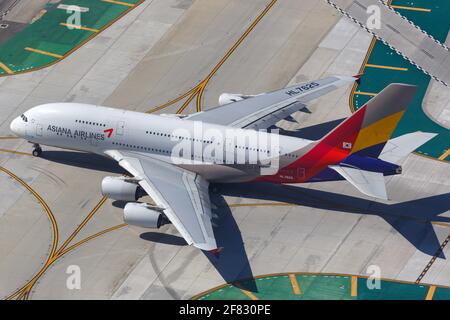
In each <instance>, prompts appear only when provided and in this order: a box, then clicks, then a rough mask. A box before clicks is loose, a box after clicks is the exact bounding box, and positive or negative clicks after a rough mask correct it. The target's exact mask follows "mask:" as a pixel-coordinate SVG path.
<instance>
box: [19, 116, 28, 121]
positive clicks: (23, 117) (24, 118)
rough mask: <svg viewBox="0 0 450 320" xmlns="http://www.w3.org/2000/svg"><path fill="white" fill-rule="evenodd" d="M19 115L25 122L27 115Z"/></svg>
mask: <svg viewBox="0 0 450 320" xmlns="http://www.w3.org/2000/svg"><path fill="white" fill-rule="evenodd" d="M20 117H21V118H22V120H23V121H25V122H28V118H27V117H25V115H24V114H22V115H20Z"/></svg>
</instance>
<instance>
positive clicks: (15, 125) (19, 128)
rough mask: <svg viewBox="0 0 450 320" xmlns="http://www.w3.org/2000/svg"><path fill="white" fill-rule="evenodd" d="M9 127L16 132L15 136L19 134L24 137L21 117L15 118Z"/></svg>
mask: <svg viewBox="0 0 450 320" xmlns="http://www.w3.org/2000/svg"><path fill="white" fill-rule="evenodd" d="M9 127H10V129H11V131H12V132H14V133H15V134H17V135H18V136H20V137H22V136H23V135H24V130H23V126H22V123H21V121H20V119H19V117H17V118H15V119H14V120H13V121H12V122H11V124H10V125H9Z"/></svg>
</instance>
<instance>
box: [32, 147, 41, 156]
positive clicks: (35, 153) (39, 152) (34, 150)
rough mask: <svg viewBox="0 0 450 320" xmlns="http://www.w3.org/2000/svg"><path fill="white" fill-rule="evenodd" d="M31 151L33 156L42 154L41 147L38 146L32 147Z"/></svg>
mask: <svg viewBox="0 0 450 320" xmlns="http://www.w3.org/2000/svg"><path fill="white" fill-rule="evenodd" d="M32 153H33V156H35V157H39V156H40V155H41V154H42V149H41V148H40V147H37V148H34V149H33V152H32Z"/></svg>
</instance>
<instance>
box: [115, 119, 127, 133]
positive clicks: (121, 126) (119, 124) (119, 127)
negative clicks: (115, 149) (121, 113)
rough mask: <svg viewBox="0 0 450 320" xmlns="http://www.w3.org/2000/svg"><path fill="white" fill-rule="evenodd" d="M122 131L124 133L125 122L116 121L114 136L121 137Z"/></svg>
mask: <svg viewBox="0 0 450 320" xmlns="http://www.w3.org/2000/svg"><path fill="white" fill-rule="evenodd" d="M124 131H125V121H118V122H117V130H116V134H117V135H118V136H123V133H124Z"/></svg>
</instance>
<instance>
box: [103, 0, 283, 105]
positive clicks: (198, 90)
mask: <svg viewBox="0 0 450 320" xmlns="http://www.w3.org/2000/svg"><path fill="white" fill-rule="evenodd" d="M104 1H105V0H104ZM277 1H278V0H271V1H269V3H268V4H267V5H266V7H265V8H264V10H263V11H262V12H261V13H260V14H259V15H258V16H257V17H256V19H255V20H254V21H253V22H252V24H251V25H250V26H249V27H248V28H247V29H246V30H245V32H244V33H243V34H242V35H241V36H240V37H239V39H238V40H237V41H236V42H235V43H234V45H233V46H232V47H231V48H230V50H228V51H227V53H226V54H225V55H224V56H223V57H222V59H221V60H220V61H219V62H218V63H217V64H216V65H215V66H214V68H213V69H212V71H211V72H210V73H209V74H208V75H207V76H206V78H205V79H203V81H202V82H200V83H199V84H198V85H197V86H195V87H194V88H192V89H191V90H189V91H188V92H185V93H184V94H182V95H180V96H179V97H178V98H175V99H173V100H171V101H169V102H167V103H165V104H163V105H160V106H157V107H155V108H153V109H150V110H149V111H147V113H153V112H156V111H159V110H162V109H164V108H167V107H169V106H171V105H173V104H175V103H176V102H179V101H181V100H183V99H184V98H186V97H188V99H187V100H186V101H185V102H184V103H183V105H182V106H181V107H180V108H179V109H178V111H177V112H176V113H177V114H180V113H182V112H183V111H184V110H185V109H186V108H187V106H188V105H189V104H190V103H191V102H192V101H193V100H194V98H195V97H197V99H196V104H197V112H200V111H201V110H202V106H201V102H202V96H203V94H204V91H205V88H206V86H207V85H208V83H209V82H210V81H211V79H212V78H213V76H214V75H215V74H216V73H217V71H218V70H219V69H220V68H221V67H222V66H223V64H224V63H225V62H226V61H227V60H228V58H229V57H230V56H231V55H232V54H233V53H234V52H235V51H236V49H237V48H238V47H239V46H240V45H241V44H242V42H243V41H244V40H245V39H246V38H247V36H248V35H249V34H250V33H251V32H252V31H253V29H255V27H256V26H257V25H258V23H259V22H260V21H261V20H262V19H263V18H264V16H265V15H266V14H267V13H268V12H269V11H270V9H272V7H273V6H274V5H275V4H276V3H277Z"/></svg>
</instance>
